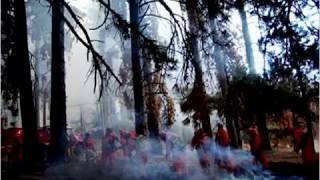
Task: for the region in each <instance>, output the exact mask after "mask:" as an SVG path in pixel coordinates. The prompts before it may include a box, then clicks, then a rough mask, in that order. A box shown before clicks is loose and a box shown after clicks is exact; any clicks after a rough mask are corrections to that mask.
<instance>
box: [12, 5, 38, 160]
mask: <svg viewBox="0 0 320 180" xmlns="http://www.w3.org/2000/svg"><path fill="white" fill-rule="evenodd" d="M14 13H15V21H16V22H15V25H16V27H15V51H16V52H15V54H16V58H15V59H14V60H15V62H16V64H17V66H16V68H17V73H18V74H19V75H18V77H19V83H18V84H19V85H18V87H19V93H20V107H21V119H22V128H23V158H24V160H25V161H27V162H30V163H33V162H36V161H38V160H39V152H40V151H39V141H38V135H37V119H36V111H35V106H34V102H33V93H32V81H31V74H30V73H31V71H30V60H29V50H28V38H27V35H28V33H27V22H26V9H25V2H24V0H15V1H14Z"/></svg>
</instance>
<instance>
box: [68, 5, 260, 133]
mask: <svg viewBox="0 0 320 180" xmlns="http://www.w3.org/2000/svg"><path fill="white" fill-rule="evenodd" d="M70 3H71V4H72V5H73V6H75V7H77V8H78V9H79V10H80V11H82V12H83V13H85V14H86V17H85V18H84V21H85V22H86V27H94V25H96V24H97V23H99V22H100V21H97V18H98V14H99V13H98V7H95V6H93V5H95V3H93V2H92V1H84V0H72V1H70ZM168 4H169V5H170V6H171V8H173V9H174V12H176V13H180V12H181V11H180V5H179V4H178V3H176V2H172V1H168ZM158 9H159V11H160V13H162V14H163V15H167V14H166V12H165V10H163V9H162V7H160V8H158ZM100 15H102V14H101V13H100ZM94 19H95V20H94ZM89 20H90V22H89ZM95 21H96V22H95ZM240 22H241V21H240V17H239V14H238V13H237V12H234V13H233V16H232V23H234V24H233V25H234V29H235V30H236V31H238V32H240V31H241V24H240ZM88 24H90V25H89V26H88ZM159 24H161V25H159V29H158V34H159V37H160V41H162V42H163V41H165V40H166V38H168V36H169V34H170V26H169V25H168V24H167V23H165V22H163V21H160V22H159ZM249 25H250V27H249V31H250V35H251V40H252V45H253V50H254V57H255V66H256V69H257V72H258V73H262V70H263V59H262V55H261V53H260V52H259V49H258V46H257V40H258V38H259V36H260V32H259V30H258V27H257V20H256V19H254V18H252V17H250V16H249ZM239 34H241V33H239ZM240 42H241V43H243V41H240ZM239 46H241V47H242V49H241V52H240V54H241V55H242V57H245V50H244V45H242V44H240V45H239ZM71 52H72V53H71V54H70V60H68V62H67V63H66V70H67V73H66V87H67V113H68V114H67V115H68V122H69V124H70V125H71V126H72V124H73V122H75V121H78V122H79V119H80V105H82V109H83V116H84V119H85V120H86V121H90V120H92V119H93V113H95V111H96V106H95V103H96V99H97V93H96V94H93V78H92V77H90V78H89V79H87V72H88V70H89V68H90V62H87V61H86V49H85V48H84V47H83V46H82V45H81V44H80V43H74V44H73V47H72V49H71ZM117 63H120V59H119V62H116V64H117ZM173 83H174V81H170V82H168V88H169V89H171V87H172V85H173ZM175 99H176V98H175ZM176 100H178V99H176ZM176 108H177V109H176V118H177V121H178V122H180V121H181V120H182V118H184V117H183V115H182V114H181V113H179V112H180V107H179V106H176ZM176 124H177V123H176ZM178 124H181V123H178ZM175 126H177V125H175ZM178 126H180V125H178ZM179 129H180V128H179Z"/></svg>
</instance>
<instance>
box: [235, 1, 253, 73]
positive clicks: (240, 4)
mask: <svg viewBox="0 0 320 180" xmlns="http://www.w3.org/2000/svg"><path fill="white" fill-rule="evenodd" d="M236 6H237V8H238V12H239V14H240V18H241V24H242V33H243V39H244V44H245V48H246V58H247V63H248V67H249V71H250V73H252V74H255V73H256V69H255V63H254V58H253V51H252V46H251V39H250V33H249V26H248V21H247V15H246V12H245V10H244V0H237V2H236Z"/></svg>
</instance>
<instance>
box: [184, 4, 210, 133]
mask: <svg viewBox="0 0 320 180" xmlns="http://www.w3.org/2000/svg"><path fill="white" fill-rule="evenodd" d="M196 7H197V1H196V0H187V1H186V9H187V15H188V21H189V29H190V34H191V36H190V43H191V44H190V46H191V51H192V55H193V57H192V58H191V63H192V65H193V67H194V70H195V81H194V87H193V88H194V89H199V91H202V92H199V93H203V96H204V99H203V102H202V105H201V107H198V108H199V113H200V120H201V123H202V128H203V130H204V132H205V133H206V134H208V136H210V137H212V129H211V123H210V116H209V109H208V99H207V94H206V90H205V86H204V81H203V77H202V76H203V72H202V67H201V60H200V54H199V44H198V30H199V26H198V23H197V16H198V15H197V11H196Z"/></svg>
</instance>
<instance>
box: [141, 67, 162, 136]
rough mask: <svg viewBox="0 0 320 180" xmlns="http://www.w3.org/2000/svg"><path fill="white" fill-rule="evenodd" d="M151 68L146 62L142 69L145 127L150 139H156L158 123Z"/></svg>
mask: <svg viewBox="0 0 320 180" xmlns="http://www.w3.org/2000/svg"><path fill="white" fill-rule="evenodd" d="M151 69H152V67H151V64H150V62H146V64H145V65H144V69H143V72H144V73H143V74H144V77H145V78H146V86H145V98H146V111H147V125H148V130H149V135H150V137H151V138H157V137H158V136H159V121H158V118H159V117H157V115H156V111H157V107H156V106H155V105H156V95H154V94H153V93H154V91H155V88H154V85H153V83H154V82H153V79H152V74H153V73H152V72H151V71H152V70H151Z"/></svg>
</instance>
